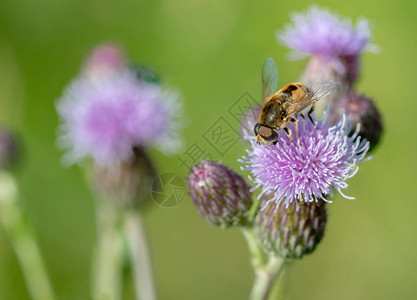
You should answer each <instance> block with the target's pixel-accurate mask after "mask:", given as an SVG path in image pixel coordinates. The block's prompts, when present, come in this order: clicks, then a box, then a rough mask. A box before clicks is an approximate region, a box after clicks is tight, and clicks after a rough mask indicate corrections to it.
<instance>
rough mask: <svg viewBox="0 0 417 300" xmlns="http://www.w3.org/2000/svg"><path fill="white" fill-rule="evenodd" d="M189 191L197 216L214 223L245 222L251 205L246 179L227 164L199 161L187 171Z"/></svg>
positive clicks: (234, 224)
mask: <svg viewBox="0 0 417 300" xmlns="http://www.w3.org/2000/svg"><path fill="white" fill-rule="evenodd" d="M188 187H189V194H190V196H191V199H192V200H193V202H194V205H195V206H196V207H197V209H198V211H199V213H200V215H201V216H202V217H203V218H204V219H205V220H207V221H208V222H210V223H211V224H213V225H216V226H220V227H222V228H227V227H230V226H236V225H245V224H246V223H247V218H248V216H249V209H250V207H251V205H252V197H251V193H250V188H249V186H248V185H247V184H246V182H245V180H244V179H243V178H242V177H241V176H240V175H238V174H237V173H235V172H234V171H233V170H231V169H229V168H228V167H226V166H224V165H222V164H220V163H215V162H211V161H208V160H202V161H200V163H199V164H197V165H195V166H194V167H192V168H191V170H190V177H189V178H188Z"/></svg>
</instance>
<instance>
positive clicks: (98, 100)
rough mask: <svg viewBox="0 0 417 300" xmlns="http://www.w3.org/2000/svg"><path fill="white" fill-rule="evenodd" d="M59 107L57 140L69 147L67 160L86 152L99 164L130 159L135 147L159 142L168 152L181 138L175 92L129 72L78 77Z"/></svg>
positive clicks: (71, 160) (178, 143)
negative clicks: (147, 81) (95, 78)
mask: <svg viewBox="0 0 417 300" xmlns="http://www.w3.org/2000/svg"><path fill="white" fill-rule="evenodd" d="M57 110H58V113H59V115H60V117H61V121H62V123H61V127H60V137H59V140H58V141H59V143H60V145H61V146H63V147H65V148H67V149H68V152H67V153H66V156H65V157H64V159H65V160H66V161H67V162H69V163H75V162H78V161H80V160H81V159H84V158H86V157H91V158H93V160H94V162H95V163H96V164H97V165H101V166H106V165H112V164H114V163H119V162H121V161H123V162H129V161H131V160H132V159H133V156H134V153H133V149H134V148H135V147H146V146H149V145H156V146H158V147H159V148H160V149H162V150H164V151H165V152H168V153H169V152H172V151H175V150H176V149H178V147H179V146H180V143H181V142H180V138H179V135H178V129H179V127H180V126H179V123H177V122H176V118H177V117H178V116H179V111H180V104H179V102H178V101H177V96H176V95H175V94H172V93H168V92H166V91H164V90H163V89H162V88H161V86H159V85H155V84H146V83H143V82H140V81H139V80H138V79H136V77H135V75H134V74H133V73H131V72H128V71H123V72H119V73H118V74H113V75H112V76H109V77H103V78H100V80H95V81H91V80H88V79H86V78H78V79H76V80H74V81H73V82H72V83H71V84H70V85H69V87H68V88H67V89H66V90H65V92H64V95H63V96H62V98H61V99H59V101H58V103H57Z"/></svg>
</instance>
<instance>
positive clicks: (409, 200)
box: [0, 0, 417, 300]
mask: <svg viewBox="0 0 417 300" xmlns="http://www.w3.org/2000/svg"><path fill="white" fill-rule="evenodd" d="M316 3H318V4H320V5H323V6H325V7H328V8H330V9H332V10H333V11H338V12H339V13H340V14H341V15H343V16H350V17H352V18H354V19H356V18H357V17H359V16H365V17H367V18H368V19H369V20H370V21H371V22H372V24H373V26H374V30H373V37H374V38H373V41H374V43H376V44H378V45H380V46H381V49H382V51H381V53H380V54H378V55H375V54H368V53H366V54H364V56H363V70H362V76H361V79H360V81H359V83H358V85H357V89H358V91H360V92H364V93H366V94H368V95H369V96H372V97H374V99H375V100H376V103H377V106H378V107H379V109H380V110H381V112H382V113H383V117H384V123H385V134H384V136H383V140H382V143H381V144H380V145H379V147H378V148H377V149H376V151H375V157H374V159H373V160H371V161H370V162H367V163H364V164H362V165H361V170H360V172H359V173H358V175H357V176H355V177H354V178H352V179H351V180H350V181H349V183H350V187H349V189H348V194H349V195H353V196H355V197H356V200H355V201H349V200H345V199H343V198H341V197H338V198H336V199H335V200H336V201H335V203H334V204H333V205H331V207H330V209H329V222H328V226H327V229H326V235H325V238H324V240H323V241H322V242H321V244H320V245H319V247H318V249H317V251H316V252H315V253H313V254H312V255H310V256H308V257H306V258H305V259H304V260H302V261H297V262H295V263H294V264H293V265H292V267H291V269H290V272H289V279H288V282H289V293H290V295H291V299H303V298H309V299H394V298H395V299H411V298H414V297H415V295H416V293H417V285H416V284H415V278H416V277H417V255H416V247H417V240H416V229H417V218H416V217H415V216H416V211H417V201H416V200H417V197H416V192H415V186H416V179H417V175H416V174H417V171H416V168H417V164H416V159H415V158H416V146H417V139H416V137H417V134H416V129H415V118H416V114H415V113H416V111H417V101H415V98H416V96H415V95H416V92H415V91H414V88H415V87H416V80H415V78H416V75H415V71H416V67H417V65H416V62H417V56H416V53H415V49H416V48H417V39H416V29H417V4H416V2H415V1H412V0H402V1H392V0H379V1H376V0H373V1H361V0H351V1H345V2H341V1H319V2H316ZM310 4H311V2H308V1H278V0H274V1H258V0H257V1H255V0H244V1H242V0H202V1H197V0H178V1H174V0H165V1H109V0H101V1H90V0H89V1H69V0H67V1H64V0H60V1H57V0H39V1H27V0H26V1H24V0H19V1H12V0H2V1H0V121H1V123H2V124H4V125H7V126H9V127H10V128H12V129H13V130H14V131H15V132H16V133H17V134H18V135H19V136H20V138H21V140H22V141H23V143H24V150H23V157H22V160H21V164H20V165H19V167H18V170H17V172H18V181H19V184H20V188H21V193H22V197H23V200H24V204H25V207H26V209H27V211H28V217H29V220H30V222H32V223H33V225H34V228H35V230H36V234H37V237H38V239H39V242H40V247H41V251H42V254H43V256H44V257H45V260H46V263H47V267H48V271H49V273H50V275H51V277H52V282H53V286H54V289H55V290H56V292H57V294H58V295H59V299H87V298H88V296H89V282H90V273H89V271H90V258H91V255H92V249H93V245H94V241H95V214H94V201H93V198H92V195H91V193H90V191H89V189H88V187H87V186H86V183H85V179H84V174H83V170H82V169H81V168H79V167H77V166H75V167H71V168H64V167H63V166H62V164H61V163H60V157H61V155H62V151H59V150H57V149H56V147H55V138H56V127H57V124H58V120H57V116H56V113H55V108H54V102H55V99H56V98H57V97H59V96H60V95H61V92H62V90H63V88H64V86H65V85H66V84H67V83H68V82H69V80H71V79H72V78H73V77H74V76H76V74H77V73H78V71H79V68H80V65H81V63H82V60H83V58H84V57H85V55H86V54H88V53H89V51H90V50H91V49H92V48H93V47H94V46H95V45H96V44H98V43H102V42H106V41H111V42H116V43H118V44H119V45H122V46H123V47H124V48H125V49H126V52H127V53H128V55H129V56H130V58H131V60H132V61H138V62H142V63H145V64H148V65H150V66H152V67H153V68H154V69H155V70H156V71H157V72H158V73H159V74H161V76H162V77H163V79H164V81H165V82H166V83H167V84H168V85H169V86H172V87H175V88H176V89H178V90H179V91H180V92H181V93H182V95H183V98H184V104H185V111H186V114H187V118H186V120H185V122H186V124H187V127H186V129H185V131H184V138H185V145H186V147H187V146H190V145H191V144H192V143H193V142H194V141H198V142H199V143H200V142H201V145H202V146H205V147H206V148H207V149H208V151H209V152H210V153H212V154H213V157H214V158H216V159H219V158H221V159H222V160H223V162H224V163H225V164H227V165H230V166H232V167H233V168H234V169H235V170H238V169H239V163H238V162H237V161H236V160H237V158H239V157H240V156H241V155H242V154H243V153H244V147H243V146H242V144H240V143H236V144H235V145H234V146H233V148H232V149H231V150H230V151H228V152H227V153H226V154H225V155H224V156H223V157H220V156H219V155H218V154H216V152H215V150H213V149H212V148H210V146H209V145H208V144H207V143H206V142H205V141H204V139H203V137H202V135H203V133H204V132H205V131H206V130H207V129H208V128H209V127H210V126H211V125H212V124H213V123H214V122H215V121H216V120H217V119H218V117H219V116H223V117H224V118H225V119H226V120H228V121H229V122H230V123H231V124H232V125H233V126H234V127H235V128H237V122H236V121H235V120H234V119H233V118H232V117H231V116H230V115H229V113H228V112H227V110H228V108H229V107H230V106H231V105H232V103H234V102H235V101H236V100H237V99H238V98H239V97H240V96H241V95H242V94H243V93H244V92H245V91H247V92H249V93H250V94H251V95H254V96H258V95H259V94H260V69H261V66H262V63H263V61H264V59H265V58H266V57H267V56H272V57H273V58H274V59H275V60H276V62H277V65H278V68H279V72H280V81H281V83H286V82H291V81H294V80H295V79H296V78H297V77H298V75H299V74H300V73H301V71H302V69H303V66H304V65H305V61H298V62H289V61H287V60H286V58H285V54H286V53H287V52H288V50H287V49H285V48H284V47H282V46H280V45H278V44H277V43H276V42H275V37H274V35H275V32H276V30H277V29H281V28H282V27H283V24H285V23H286V22H288V21H289V17H288V14H289V12H291V11H294V10H305V9H306V8H307V7H308V6H309V5H310ZM186 147H185V148H184V149H186ZM152 156H153V157H154V159H155V161H156V164H157V166H158V168H159V171H160V172H174V173H177V174H180V175H181V176H186V175H187V172H186V171H185V169H184V168H181V167H180V165H179V161H178V157H176V156H172V157H166V156H164V155H162V154H160V153H158V152H157V151H155V152H153V153H152ZM146 221H147V228H148V231H149V240H150V247H151V252H152V257H153V264H154V268H155V276H156V283H157V288H158V294H159V296H160V299H246V298H247V295H248V293H249V291H250V288H251V285H252V280H253V274H252V270H251V268H250V265H249V262H248V251H247V248H246V245H245V241H244V240H243V238H242V236H241V234H240V232H239V231H238V230H237V229H231V230H221V229H218V228H215V227H213V226H210V225H209V224H208V223H206V222H205V221H204V220H203V219H201V218H200V216H199V215H198V213H197V210H196V209H195V208H194V207H193V205H192V203H191V200H190V199H189V198H188V196H187V197H186V198H185V199H184V201H183V202H182V203H181V204H180V205H179V206H177V207H175V208H171V209H164V208H161V207H159V206H157V205H155V204H154V203H151V205H149V207H148V209H147V211H146ZM0 299H10V300H14V299H19V300H20V299H29V296H28V294H27V291H26V288H25V286H24V282H23V278H22V274H21V272H20V269H19V267H18V264H17V261H16V258H15V255H14V253H13V251H12V249H11V247H10V244H9V242H8V240H7V238H6V235H5V232H4V229H3V228H1V227H0ZM126 299H132V288H131V286H129V285H128V286H127V287H126Z"/></svg>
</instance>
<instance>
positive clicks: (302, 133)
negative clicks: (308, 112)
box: [241, 111, 369, 207]
mask: <svg viewBox="0 0 417 300" xmlns="http://www.w3.org/2000/svg"><path fill="white" fill-rule="evenodd" d="M327 116H328V111H325V113H324V117H323V118H322V119H321V120H316V119H315V118H314V124H313V123H312V122H311V121H310V120H309V119H308V118H307V117H306V118H302V117H299V118H298V119H299V122H298V123H299V126H298V135H297V136H296V135H295V128H294V125H293V124H291V125H290V126H289V127H290V130H292V132H293V141H291V140H290V138H289V137H288V136H287V135H286V133H285V132H284V131H283V130H279V131H278V140H277V143H276V145H271V146H265V145H258V144H257V143H256V141H255V140H254V139H253V138H251V137H248V138H249V139H251V143H252V149H250V150H247V153H248V156H247V157H244V158H243V160H241V162H242V163H244V167H243V169H244V170H248V171H250V172H251V173H252V177H250V179H251V180H252V181H253V183H254V184H255V189H256V188H260V187H261V188H262V192H261V194H260V197H262V196H263V195H271V196H270V198H269V201H268V202H272V201H273V202H276V203H280V202H284V204H285V207H288V206H289V205H290V204H291V203H292V202H294V201H304V202H318V201H322V200H323V201H329V200H326V198H325V197H326V196H330V197H332V196H333V189H335V190H336V191H338V192H339V193H340V194H341V195H342V196H344V197H345V198H350V199H352V198H351V197H348V196H345V195H344V194H343V192H342V190H343V189H346V188H347V186H348V184H347V183H346V180H347V179H348V178H350V177H352V176H354V175H355V174H356V172H357V170H358V166H357V164H358V163H360V162H362V161H364V160H365V155H366V153H367V151H368V149H369V142H367V141H366V140H365V139H361V137H359V136H358V132H359V131H358V130H356V132H354V133H353V134H352V135H349V133H350V129H351V126H349V124H348V122H347V121H346V118H345V116H343V117H342V118H341V119H340V120H339V121H338V122H337V123H336V124H335V125H333V126H332V125H330V124H329V123H328V122H327ZM357 129H359V127H358V128H357Z"/></svg>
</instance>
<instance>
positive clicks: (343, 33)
mask: <svg viewBox="0 0 417 300" xmlns="http://www.w3.org/2000/svg"><path fill="white" fill-rule="evenodd" d="M292 21H293V24H287V26H286V28H285V30H284V31H282V32H279V33H278V34H277V39H278V40H279V41H280V42H281V43H282V44H283V45H285V46H287V47H288V48H290V49H292V50H293V51H292V53H291V57H292V58H294V59H298V58H303V57H305V56H309V55H318V56H324V57H328V58H331V57H336V56H350V55H357V54H359V53H360V52H361V51H362V50H364V49H367V50H372V49H375V46H374V45H371V44H370V36H371V30H370V27H369V24H368V21H367V20H366V19H363V18H361V19H359V20H358V22H357V24H356V28H354V27H353V26H352V25H351V20H350V19H348V18H344V19H341V18H340V17H339V16H338V15H335V14H331V13H330V12H329V11H328V10H326V9H321V8H319V7H317V6H312V7H311V8H310V10H309V11H308V12H306V13H294V14H293V15H292Z"/></svg>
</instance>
